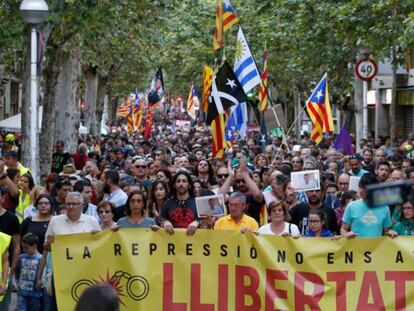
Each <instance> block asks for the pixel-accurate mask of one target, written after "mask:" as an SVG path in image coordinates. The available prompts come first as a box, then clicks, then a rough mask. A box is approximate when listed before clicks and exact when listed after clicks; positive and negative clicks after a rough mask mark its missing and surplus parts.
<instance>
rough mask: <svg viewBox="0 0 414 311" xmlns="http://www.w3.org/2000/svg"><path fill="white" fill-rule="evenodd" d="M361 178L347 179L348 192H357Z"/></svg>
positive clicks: (352, 177)
mask: <svg viewBox="0 0 414 311" xmlns="http://www.w3.org/2000/svg"><path fill="white" fill-rule="evenodd" d="M360 179H361V177H357V176H351V177H349V190H354V191H358V190H359V180H360Z"/></svg>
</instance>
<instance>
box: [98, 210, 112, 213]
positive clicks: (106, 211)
mask: <svg viewBox="0 0 414 311" xmlns="http://www.w3.org/2000/svg"><path fill="white" fill-rule="evenodd" d="M98 213H99V214H112V211H111V210H110V209H108V210H100V211H98Z"/></svg>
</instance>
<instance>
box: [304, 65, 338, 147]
mask: <svg viewBox="0 0 414 311" xmlns="http://www.w3.org/2000/svg"><path fill="white" fill-rule="evenodd" d="M327 76H328V75H327V74H326V73H325V74H324V76H323V77H322V79H321V80H320V81H319V83H318V85H317V86H316V88H315V89H314V90H313V92H312V95H311V96H310V97H309V99H308V100H307V102H306V110H307V112H308V115H309V118H310V119H311V121H312V123H313V128H312V132H311V139H312V140H313V141H315V142H316V143H318V144H319V143H320V142H321V141H322V138H323V133H325V132H332V131H333V130H334V126H333V118H332V111H331V105H330V102H329V92H328V81H327Z"/></svg>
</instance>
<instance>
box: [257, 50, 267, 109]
mask: <svg viewBox="0 0 414 311" xmlns="http://www.w3.org/2000/svg"><path fill="white" fill-rule="evenodd" d="M259 100H260V102H259V110H260V111H263V112H266V110H267V49H266V45H265V50H264V53H263V72H262V83H260V85H259Z"/></svg>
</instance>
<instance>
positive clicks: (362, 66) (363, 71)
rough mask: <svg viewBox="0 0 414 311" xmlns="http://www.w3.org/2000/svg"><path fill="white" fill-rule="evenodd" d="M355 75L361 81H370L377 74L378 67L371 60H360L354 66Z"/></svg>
mask: <svg viewBox="0 0 414 311" xmlns="http://www.w3.org/2000/svg"><path fill="white" fill-rule="evenodd" d="M355 73H356V75H357V77H358V78H360V79H361V80H366V81H368V80H372V79H373V78H374V77H375V76H376V75H377V73H378V65H377V63H376V62H375V61H373V60H372V59H368V60H360V61H358V62H357V64H356V68H355Z"/></svg>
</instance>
